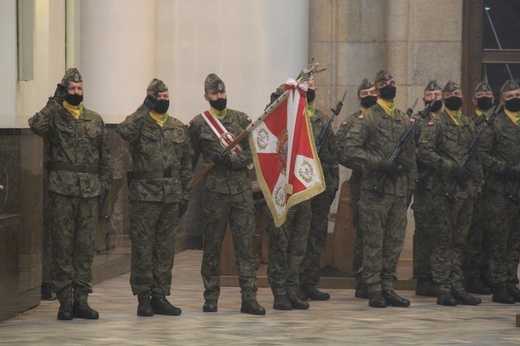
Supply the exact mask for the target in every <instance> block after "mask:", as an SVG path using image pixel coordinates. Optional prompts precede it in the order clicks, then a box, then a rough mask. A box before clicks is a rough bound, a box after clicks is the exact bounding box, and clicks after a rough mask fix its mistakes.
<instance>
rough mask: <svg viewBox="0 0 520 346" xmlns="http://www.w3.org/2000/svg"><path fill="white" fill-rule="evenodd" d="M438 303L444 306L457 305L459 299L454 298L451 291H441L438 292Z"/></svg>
mask: <svg viewBox="0 0 520 346" xmlns="http://www.w3.org/2000/svg"><path fill="white" fill-rule="evenodd" d="M437 304H439V305H443V306H456V305H457V304H459V302H458V301H457V299H455V298H453V296H452V295H451V292H450V291H440V292H439V293H438V294H437Z"/></svg>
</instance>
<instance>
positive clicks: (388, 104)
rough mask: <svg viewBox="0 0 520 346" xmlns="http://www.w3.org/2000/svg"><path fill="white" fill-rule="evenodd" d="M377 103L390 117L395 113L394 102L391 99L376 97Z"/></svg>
mask: <svg viewBox="0 0 520 346" xmlns="http://www.w3.org/2000/svg"><path fill="white" fill-rule="evenodd" d="M377 104H378V105H380V106H381V107H382V108H383V109H384V110H385V113H386V114H388V115H389V116H391V117H392V118H393V117H394V115H395V103H394V102H393V101H386V100H383V99H382V98H380V97H378V98H377Z"/></svg>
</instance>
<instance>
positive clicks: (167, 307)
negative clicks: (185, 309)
mask: <svg viewBox="0 0 520 346" xmlns="http://www.w3.org/2000/svg"><path fill="white" fill-rule="evenodd" d="M150 305H151V307H152V310H153V313H154V314H157V315H168V316H179V315H180V314H181V313H182V310H181V309H180V308H178V307H176V306H173V305H171V304H170V302H169V301H168V299H166V297H163V296H155V297H152V299H151V300H150Z"/></svg>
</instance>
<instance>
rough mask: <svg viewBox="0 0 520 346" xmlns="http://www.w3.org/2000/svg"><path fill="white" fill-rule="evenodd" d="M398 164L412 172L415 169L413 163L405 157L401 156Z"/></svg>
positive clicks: (397, 161)
mask: <svg viewBox="0 0 520 346" xmlns="http://www.w3.org/2000/svg"><path fill="white" fill-rule="evenodd" d="M395 162H396V163H398V164H399V165H401V166H402V167H403V168H404V169H406V170H410V169H412V167H413V162H412V160H410V159H409V158H407V157H406V156H403V155H399V157H398V158H397V159H396V160H395Z"/></svg>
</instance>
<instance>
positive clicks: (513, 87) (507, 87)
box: [500, 79, 520, 93]
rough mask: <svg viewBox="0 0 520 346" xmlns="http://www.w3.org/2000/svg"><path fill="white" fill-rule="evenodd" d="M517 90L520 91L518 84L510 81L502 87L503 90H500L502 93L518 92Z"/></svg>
mask: <svg viewBox="0 0 520 346" xmlns="http://www.w3.org/2000/svg"><path fill="white" fill-rule="evenodd" d="M516 89H520V87H519V86H518V83H517V82H515V81H514V80H511V79H510V80H508V81H506V82H505V83H504V85H502V89H500V93H503V92H504V91H511V90H516Z"/></svg>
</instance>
